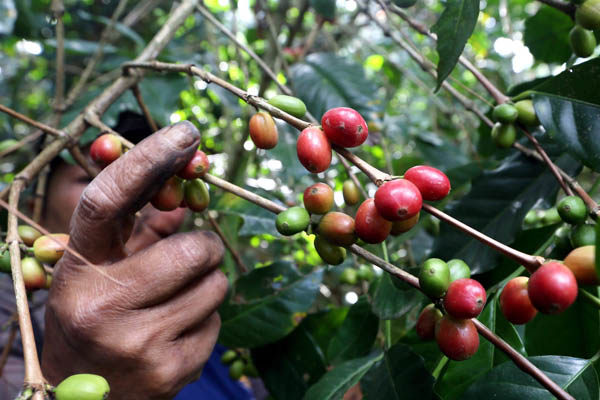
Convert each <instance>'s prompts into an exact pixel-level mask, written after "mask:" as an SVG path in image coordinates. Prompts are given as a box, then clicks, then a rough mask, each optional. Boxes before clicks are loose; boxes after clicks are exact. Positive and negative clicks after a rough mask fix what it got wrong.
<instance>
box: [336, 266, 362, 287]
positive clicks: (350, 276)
mask: <svg viewBox="0 0 600 400" xmlns="http://www.w3.org/2000/svg"><path fill="white" fill-rule="evenodd" d="M340 282H342V283H346V284H348V285H356V283H357V282H358V274H357V273H356V270H354V269H353V268H345V269H344V270H343V271H342V273H341V274H340Z"/></svg>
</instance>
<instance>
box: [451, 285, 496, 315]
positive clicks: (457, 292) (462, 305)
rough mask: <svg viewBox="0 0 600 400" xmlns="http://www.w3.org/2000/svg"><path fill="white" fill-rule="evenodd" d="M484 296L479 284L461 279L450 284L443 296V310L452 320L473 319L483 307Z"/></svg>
mask: <svg viewBox="0 0 600 400" xmlns="http://www.w3.org/2000/svg"><path fill="white" fill-rule="evenodd" d="M485 301H486V294H485V289H484V288H483V286H481V283H479V282H477V281H476V280H474V279H468V278H462V279H457V280H455V281H454V282H452V283H450V286H448V290H447V291H446V295H445V296H444V308H445V309H446V312H448V314H450V315H452V316H453V317H454V318H464V319H467V318H475V317H477V316H478V315H479V314H480V313H481V311H482V310H483V307H484V306H485Z"/></svg>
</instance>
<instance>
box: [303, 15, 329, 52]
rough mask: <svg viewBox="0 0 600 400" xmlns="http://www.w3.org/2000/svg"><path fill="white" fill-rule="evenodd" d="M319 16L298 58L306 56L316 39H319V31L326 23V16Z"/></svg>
mask: <svg viewBox="0 0 600 400" xmlns="http://www.w3.org/2000/svg"><path fill="white" fill-rule="evenodd" d="M317 18H318V22H317V23H316V24H315V25H313V27H312V29H311V30H310V32H309V33H308V37H307V38H306V42H305V43H304V46H302V49H301V51H300V54H299V55H298V58H300V59H303V58H304V56H305V55H306V53H308V50H310V48H311V47H312V46H313V44H314V43H315V40H317V35H318V34H319V31H320V30H321V28H323V25H324V24H325V19H324V18H322V17H317Z"/></svg>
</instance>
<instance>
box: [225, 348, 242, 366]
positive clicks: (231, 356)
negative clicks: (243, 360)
mask: <svg viewBox="0 0 600 400" xmlns="http://www.w3.org/2000/svg"><path fill="white" fill-rule="evenodd" d="M237 358H238V353H237V352H236V351H235V350H227V351H226V352H225V353H223V355H222V356H221V363H223V364H225V365H229V364H231V363H232V362H234V361H235V360H236V359H237Z"/></svg>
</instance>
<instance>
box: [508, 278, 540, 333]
mask: <svg viewBox="0 0 600 400" xmlns="http://www.w3.org/2000/svg"><path fill="white" fill-rule="evenodd" d="M528 281H529V278H527V277H526V276H517V277H516V278H513V279H511V280H510V281H508V283H507V284H506V286H504V289H502V293H500V310H501V311H502V314H503V315H504V317H506V319H507V320H508V322H511V323H513V324H526V323H528V322H529V321H531V320H532V319H533V317H535V316H536V314H537V310H536V309H535V307H533V304H531V300H530V299H529V294H527V282H528Z"/></svg>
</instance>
